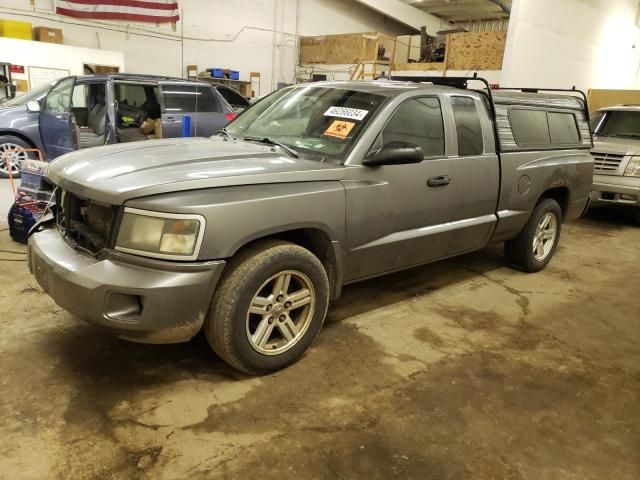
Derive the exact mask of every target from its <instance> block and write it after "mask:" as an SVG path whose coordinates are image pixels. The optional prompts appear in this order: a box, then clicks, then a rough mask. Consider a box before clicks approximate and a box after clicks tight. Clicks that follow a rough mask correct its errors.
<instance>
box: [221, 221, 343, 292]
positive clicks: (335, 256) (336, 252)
mask: <svg viewBox="0 0 640 480" xmlns="http://www.w3.org/2000/svg"><path fill="white" fill-rule="evenodd" d="M265 240H282V241H285V242H290V243H293V244H295V245H299V246H301V247H303V248H306V249H307V250H309V251H310V252H311V253H313V254H314V255H315V256H316V257H318V259H319V260H320V262H321V263H322V265H323V266H324V268H325V271H326V272H327V277H328V279H329V289H330V299H331V300H335V299H336V298H338V297H340V293H341V291H342V268H343V267H342V253H341V247H340V242H339V241H337V240H332V239H331V236H330V235H329V233H328V232H327V231H325V230H324V229H322V228H320V227H317V226H305V227H299V228H289V229H283V230H280V231H276V232H270V233H268V234H264V235H261V236H257V237H256V238H252V239H251V240H249V241H247V242H245V243H244V244H242V245H240V246H238V247H237V248H236V249H235V251H234V252H233V255H236V254H237V253H238V252H240V251H241V250H244V249H246V248H248V247H251V246H253V245H255V244H256V243H259V242H263V241H265ZM233 255H232V256H233Z"/></svg>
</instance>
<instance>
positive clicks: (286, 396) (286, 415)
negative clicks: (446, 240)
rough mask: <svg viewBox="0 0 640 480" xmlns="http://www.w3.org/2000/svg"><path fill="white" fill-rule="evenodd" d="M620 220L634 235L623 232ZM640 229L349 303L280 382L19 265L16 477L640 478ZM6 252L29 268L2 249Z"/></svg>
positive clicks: (614, 228)
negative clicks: (116, 323) (144, 329)
mask: <svg viewBox="0 0 640 480" xmlns="http://www.w3.org/2000/svg"><path fill="white" fill-rule="evenodd" d="M608 215H615V218H608ZM639 248H640V228H638V227H636V226H634V225H633V224H632V222H631V220H630V219H629V218H627V217H625V216H621V215H617V214H614V213H605V212H598V213H596V214H595V215H592V216H591V218H589V219H587V220H582V221H579V222H576V223H573V224H570V225H566V226H565V229H564V231H563V237H562V241H561V247H560V250H559V252H558V253H557V255H556V257H555V258H554V260H553V261H552V263H551V265H550V266H549V267H548V268H547V270H545V271H544V272H541V273H539V274H535V275H527V274H523V273H519V272H516V271H513V270H511V269H509V268H507V267H505V266H504V263H503V258H502V253H501V249H500V248H499V247H491V248H489V249H487V250H485V251H482V252H478V253H474V254H471V255H467V256H464V257H461V258H457V259H453V260H449V261H445V262H441V263H437V264H433V265H430V266H426V267H423V268H419V269H414V270H411V271H408V272H404V273H400V274H394V275H391V276H388V277H385V278H381V279H377V280H372V281H369V282H366V283H363V284H360V285H356V286H351V287H347V288H346V289H345V292H344V297H343V298H342V299H341V300H340V301H339V302H338V303H337V304H335V305H333V306H332V307H331V309H330V313H329V319H328V322H327V324H326V326H325V328H324V330H323V331H322V332H321V334H320V335H319V337H318V339H317V341H316V342H315V344H314V345H313V347H312V349H311V350H310V351H309V352H308V353H307V354H306V355H305V357H304V358H303V359H302V361H300V362H299V363H297V364H296V365H294V366H292V367H290V368H289V369H287V370H285V371H282V372H279V373H277V374H275V375H271V376H266V377H262V378H250V377H247V376H243V375H240V374H238V373H236V372H235V371H233V370H231V369H230V368H228V367H227V366H225V365H224V364H223V363H222V362H221V361H220V360H219V359H217V358H216V357H215V355H214V354H213V353H212V352H211V351H210V350H209V348H208V346H207V344H206V342H205V341H204V340H203V338H202V337H201V336H198V337H196V338H195V339H194V340H193V341H191V342H189V343H187V344H181V345H168V346H152V345H137V344H132V343H127V342H124V341H120V340H117V339H115V338H112V337H110V336H108V335H106V334H104V333H102V332H100V331H97V330H95V329H94V328H91V327H89V326H86V325H84V324H83V323H81V322H80V321H78V320H76V319H75V318H73V317H72V316H71V315H69V314H68V313H66V312H65V311H63V310H61V309H60V308H58V307H56V306H55V305H54V304H53V302H52V301H51V300H50V299H49V298H48V297H47V296H46V295H44V294H43V293H42V292H41V291H40V289H39V288H38V287H37V286H36V283H35V282H34V280H33V279H32V277H30V276H29V275H28V274H27V273H26V271H25V269H26V266H25V264H24V262H22V261H20V260H21V259H22V258H23V257H22V256H21V255H19V254H11V253H6V252H2V253H1V254H0V258H3V259H13V260H18V261H15V262H6V261H2V262H0V265H1V268H0V281H1V282H2V285H3V288H2V289H0V365H2V369H1V370H0V385H1V388H2V389H1V395H0V412H1V415H0V478H7V479H14V478H20V479H29V478H33V479H41V478H51V479H57V478H59V479H66V478H73V479H89V478H101V479H109V478H114V479H115V478H118V479H120V478H122V479H134V478H145V479H168V478H190V479H203V478H242V479H244V478H252V477H255V478H265V479H270V478H274V479H275V478H278V479H282V478H304V479H306V478H320V479H323V478H324V479H351V478H367V479H387V478H394V477H395V478H402V479H458V478H473V479H531V480H540V479H576V480H577V479H580V480H585V479H597V480H602V479H616V480H625V479H629V480H631V479H633V480H636V479H638V478H640V328H638V324H639V323H640V294H639V293H640V292H639V290H638V287H639V286H640V252H639ZM0 249H2V250H12V251H19V250H23V249H22V248H21V247H19V246H17V245H16V244H13V243H11V242H9V240H8V239H7V232H6V231H4V232H1V233H0Z"/></svg>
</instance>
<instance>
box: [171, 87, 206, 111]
mask: <svg viewBox="0 0 640 480" xmlns="http://www.w3.org/2000/svg"><path fill="white" fill-rule="evenodd" d="M162 93H163V94H164V109H165V111H166V112H167V113H189V112H195V111H196V97H197V96H198V92H197V91H196V87H195V86H194V85H165V86H164V87H163V88H162Z"/></svg>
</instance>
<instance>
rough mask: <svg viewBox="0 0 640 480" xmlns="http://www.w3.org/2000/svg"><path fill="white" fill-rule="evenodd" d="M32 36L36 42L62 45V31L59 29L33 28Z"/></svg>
mask: <svg viewBox="0 0 640 480" xmlns="http://www.w3.org/2000/svg"><path fill="white" fill-rule="evenodd" d="M33 36H34V39H35V40H36V41H38V42H47V43H60V44H61V43H62V30H61V29H59V28H49V27H35V28H34V29H33Z"/></svg>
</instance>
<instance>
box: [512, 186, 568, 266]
mask: <svg viewBox="0 0 640 480" xmlns="http://www.w3.org/2000/svg"><path fill="white" fill-rule="evenodd" d="M561 227H562V210H561V209H560V205H558V202H556V201H555V200H553V199H551V198H545V199H543V200H542V201H540V202H539V203H538V205H536V208H534V210H533V212H532V213H531V217H529V221H528V222H527V224H526V225H525V227H524V228H523V229H522V231H521V232H520V234H519V235H518V236H517V237H516V238H514V239H513V240H509V241H508V242H505V244H504V250H505V254H506V256H507V260H508V261H509V263H510V264H512V265H514V266H516V267H517V268H519V269H521V270H524V271H525V272H531V273H533V272H539V271H540V270H542V269H543V268H545V267H546V266H547V264H548V263H549V262H550V261H551V258H552V257H553V254H554V253H555V252H556V249H557V248H558V241H559V240H560V230H561Z"/></svg>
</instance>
